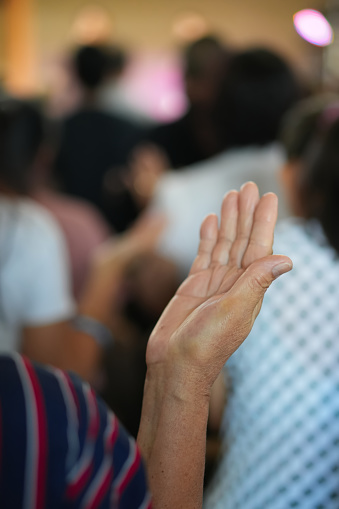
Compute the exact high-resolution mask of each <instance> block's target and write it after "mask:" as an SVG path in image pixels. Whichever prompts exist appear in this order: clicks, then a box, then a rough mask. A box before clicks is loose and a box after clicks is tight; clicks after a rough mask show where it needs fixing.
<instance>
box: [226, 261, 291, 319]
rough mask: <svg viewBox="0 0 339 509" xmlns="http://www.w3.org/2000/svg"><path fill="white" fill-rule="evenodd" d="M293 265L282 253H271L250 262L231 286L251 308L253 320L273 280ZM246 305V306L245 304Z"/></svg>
mask: <svg viewBox="0 0 339 509" xmlns="http://www.w3.org/2000/svg"><path fill="white" fill-rule="evenodd" d="M292 267H293V263H292V261H291V259H290V258H288V257H287V256H283V255H271V256H266V257H265V258H260V259H259V260H257V261H255V262H253V263H251V265H250V266H249V267H248V268H247V269H246V271H245V272H244V273H243V274H242V276H241V277H240V278H239V279H238V281H237V282H236V283H235V285H234V287H233V291H234V292H235V294H236V295H237V297H239V298H241V300H242V302H244V303H247V305H248V307H249V308H250V309H251V308H252V309H253V311H254V316H253V320H254V319H255V318H256V316H257V314H258V313H259V310H260V306H261V303H262V299H263V298H264V295H265V292H266V290H267V289H268V288H269V287H270V286H271V284H272V283H273V281H274V280H275V279H277V278H278V277H279V276H281V275H282V274H285V273H286V272H289V271H290V270H291V269H292ZM246 307H247V306H246Z"/></svg>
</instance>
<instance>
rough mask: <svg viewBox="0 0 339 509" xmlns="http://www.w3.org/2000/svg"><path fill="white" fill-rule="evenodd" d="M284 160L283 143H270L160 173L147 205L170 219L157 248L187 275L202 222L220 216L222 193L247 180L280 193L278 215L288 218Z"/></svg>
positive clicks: (239, 185) (195, 249)
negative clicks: (283, 185) (282, 174)
mask: <svg viewBox="0 0 339 509" xmlns="http://www.w3.org/2000/svg"><path fill="white" fill-rule="evenodd" d="M283 163H284V153H283V151H282V149H281V147H280V146H279V145H278V144H272V145H269V146H266V147H247V148H243V149H237V150H229V151H227V152H224V153H222V154H220V155H218V156H216V157H213V158H211V159H209V160H208V161H204V162H202V163H199V164H196V165H193V166H191V167H189V168H187V169H184V170H180V171H176V172H174V171H173V172H169V173H168V174H166V175H164V177H163V178H162V179H161V181H160V183H159V185H158V187H157V189H156V193H155V196H154V199H153V202H152V203H151V208H152V209H154V210H155V211H156V212H160V213H164V214H165V216H166V217H167V219H168V224H167V227H166V229H165V231H164V233H163V235H162V237H161V239H160V242H159V246H158V249H159V251H160V253H161V254H164V255H165V256H168V257H170V258H172V259H173V260H174V262H175V263H176V264H177V266H178V267H179V268H180V270H181V272H182V274H183V275H186V274H187V272H188V271H189V269H190V266H191V264H192V261H193V260H194V257H195V255H196V253H197V247H198V243H199V229H200V224H201V222H202V220H203V219H204V217H205V216H206V215H207V214H209V213H211V212H214V213H216V214H219V211H220V206H221V202H222V199H223V196H224V195H225V193H226V192H228V191H230V190H231V189H236V190H239V189H240V187H241V186H242V184H244V183H245V182H247V181H248V180H252V181H254V182H255V183H256V184H257V185H258V187H259V191H260V193H261V194H265V193H267V192H269V191H272V192H275V193H276V194H277V195H278V197H279V217H280V218H282V217H286V216H287V215H288V214H287V206H286V204H285V202H284V200H283V196H282V193H281V189H280V186H279V183H278V178H277V174H278V171H279V169H280V168H281V166H282V164H283Z"/></svg>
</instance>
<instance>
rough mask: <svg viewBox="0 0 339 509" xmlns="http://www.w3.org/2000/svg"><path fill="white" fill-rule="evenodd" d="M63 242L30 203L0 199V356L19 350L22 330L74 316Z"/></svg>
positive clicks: (43, 213)
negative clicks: (2, 353) (3, 353)
mask: <svg viewBox="0 0 339 509" xmlns="http://www.w3.org/2000/svg"><path fill="white" fill-rule="evenodd" d="M69 285H70V279H69V272H68V257H67V251H66V247H65V245H64V239H63V237H62V234H61V232H60V231H59V228H58V226H57V224H56V223H55V222H54V220H53V219H52V217H51V216H50V215H49V214H48V213H47V212H46V211H45V210H44V209H43V208H42V207H40V206H39V205H36V204H35V203H34V202H33V201H31V200H29V199H26V198H25V199H23V198H15V199H8V198H5V197H3V196H1V197H0V352H10V351H14V350H20V337H21V332H20V331H21V329H22V327H24V326H40V325H46V324H50V323H54V322H58V321H62V320H65V319H67V318H69V317H70V316H71V315H72V314H73V312H74V303H73V301H72V298H71V291H70V286H69Z"/></svg>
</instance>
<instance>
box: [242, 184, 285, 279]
mask: <svg viewBox="0 0 339 509" xmlns="http://www.w3.org/2000/svg"><path fill="white" fill-rule="evenodd" d="M277 216H278V198H277V196H276V195H275V194H273V193H268V194H265V195H264V196H263V197H262V198H261V200H260V201H259V203H258V205H257V208H256V210H255V212H254V220H253V226H252V231H251V235H250V239H249V242H248V246H247V249H246V252H245V254H244V257H243V260H242V267H243V268H244V269H246V268H247V267H248V266H249V265H250V264H251V263H252V262H254V261H255V260H257V259H258V258H263V257H264V256H268V255H270V254H272V247H273V238H274V227H275V223H276V221H277Z"/></svg>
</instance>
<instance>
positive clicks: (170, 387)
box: [145, 361, 211, 404]
mask: <svg viewBox="0 0 339 509" xmlns="http://www.w3.org/2000/svg"><path fill="white" fill-rule="evenodd" d="M146 390H147V391H152V393H153V394H154V395H157V400H158V401H160V400H163V399H164V398H165V397H166V398H168V397H170V398H173V399H177V400H178V401H183V402H185V403H199V404H201V403H202V402H203V401H206V402H207V403H209V399H210V394H211V384H210V383H209V381H208V380H207V379H206V378H205V377H203V376H202V374H201V371H200V370H196V369H194V368H193V367H192V366H186V365H184V364H183V363H176V362H173V361H167V362H163V363H156V364H152V365H150V366H148V369H147V375H146V383H145V391H146Z"/></svg>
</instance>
